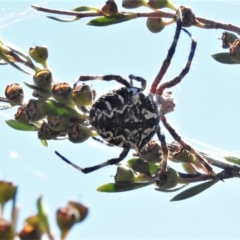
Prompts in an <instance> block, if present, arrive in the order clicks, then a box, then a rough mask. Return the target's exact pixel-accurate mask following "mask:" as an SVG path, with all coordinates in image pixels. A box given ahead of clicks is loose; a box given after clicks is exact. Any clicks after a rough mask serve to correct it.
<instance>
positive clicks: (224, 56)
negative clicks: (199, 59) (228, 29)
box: [212, 52, 240, 64]
mask: <svg viewBox="0 0 240 240" xmlns="http://www.w3.org/2000/svg"><path fill="white" fill-rule="evenodd" d="M212 58H213V59H214V60H216V61H217V62H220V63H224V64H240V62H234V61H233V60H231V58H230V57H229V53H227V52H223V53H216V54H213V55H212Z"/></svg>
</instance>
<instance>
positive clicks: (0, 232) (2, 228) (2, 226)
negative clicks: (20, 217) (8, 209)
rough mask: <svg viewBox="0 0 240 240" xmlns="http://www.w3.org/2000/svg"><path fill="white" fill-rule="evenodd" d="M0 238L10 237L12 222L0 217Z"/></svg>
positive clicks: (2, 239)
mask: <svg viewBox="0 0 240 240" xmlns="http://www.w3.org/2000/svg"><path fill="white" fill-rule="evenodd" d="M0 239H1V240H5V239H12V223H10V222H8V221H6V220H5V219H3V218H0Z"/></svg>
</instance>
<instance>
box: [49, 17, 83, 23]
mask: <svg viewBox="0 0 240 240" xmlns="http://www.w3.org/2000/svg"><path fill="white" fill-rule="evenodd" d="M47 17H48V18H50V19H52V20H55V21H58V22H75V21H77V20H80V18H79V17H75V18H73V19H63V18H57V17H52V16H47Z"/></svg>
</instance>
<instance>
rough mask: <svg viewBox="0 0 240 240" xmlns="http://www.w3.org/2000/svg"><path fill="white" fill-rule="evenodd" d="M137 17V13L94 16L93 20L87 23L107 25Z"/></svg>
mask: <svg viewBox="0 0 240 240" xmlns="http://www.w3.org/2000/svg"><path fill="white" fill-rule="evenodd" d="M135 18H137V15H136V14H135V13H132V14H124V15H123V14H121V15H115V16H104V17H98V18H94V19H93V20H91V21H90V22H88V23H87V25H91V26H95V27H105V26H109V25H112V24H117V23H121V22H126V21H129V20H132V19H135Z"/></svg>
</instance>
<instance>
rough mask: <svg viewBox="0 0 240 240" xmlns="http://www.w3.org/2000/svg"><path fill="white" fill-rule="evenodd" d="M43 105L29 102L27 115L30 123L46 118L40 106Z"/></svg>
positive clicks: (33, 100)
mask: <svg viewBox="0 0 240 240" xmlns="http://www.w3.org/2000/svg"><path fill="white" fill-rule="evenodd" d="M40 103H41V101H38V100H35V99H30V100H29V101H28V104H27V106H26V108H25V109H26V115H27V120H28V121H38V120H41V119H43V118H45V117H46V114H45V113H43V112H42V111H41V110H40V109H39V107H38V105H39V104H40Z"/></svg>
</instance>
